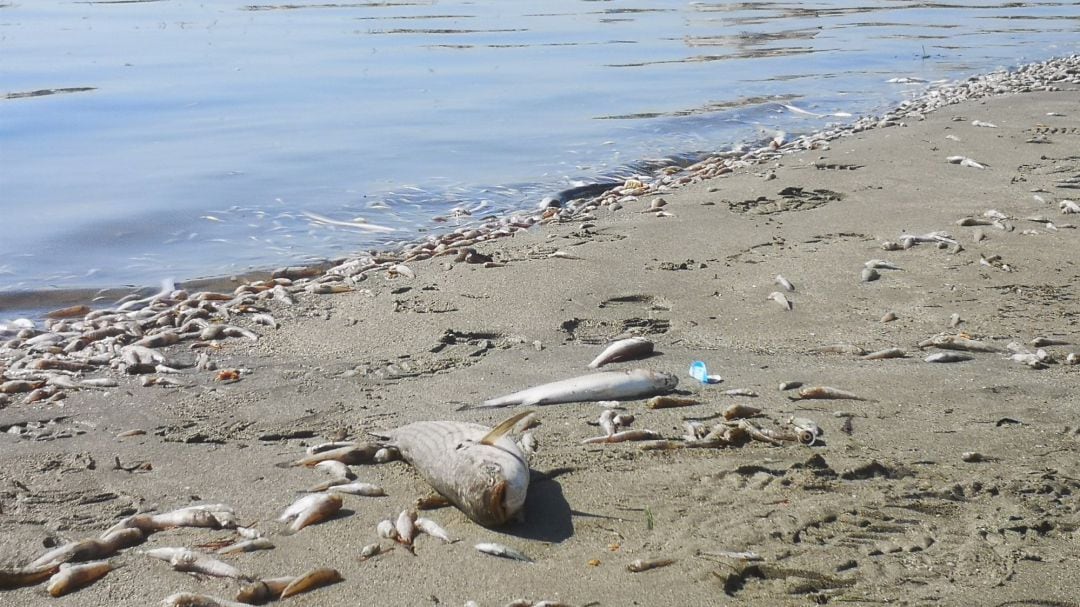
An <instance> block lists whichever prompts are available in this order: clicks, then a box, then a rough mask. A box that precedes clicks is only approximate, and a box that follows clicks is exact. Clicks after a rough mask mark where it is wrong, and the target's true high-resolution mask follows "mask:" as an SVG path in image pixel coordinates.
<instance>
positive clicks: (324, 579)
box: [279, 567, 345, 599]
mask: <svg viewBox="0 0 1080 607" xmlns="http://www.w3.org/2000/svg"><path fill="white" fill-rule="evenodd" d="M344 579H345V578H343V577H341V573H340V572H338V570H337V569H330V568H329V567H325V568H321V569H314V570H312V571H308V572H307V573H304V574H302V575H300V576H298V577H297V578H296V579H295V580H293V581H292V582H290V583H289V585H288V586H286V587H285V588H284V589H282V591H281V594H280V595H279V598H281V599H286V598H289V597H290V596H293V595H297V594H301V593H304V592H308V591H311V590H315V589H316V588H322V587H323V586H329V585H330V584H336V583H338V582H340V581H343V580H344Z"/></svg>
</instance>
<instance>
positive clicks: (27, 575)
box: [0, 563, 60, 590]
mask: <svg viewBox="0 0 1080 607" xmlns="http://www.w3.org/2000/svg"><path fill="white" fill-rule="evenodd" d="M59 569H60V563H48V564H45V565H39V566H37V567H30V566H27V567H20V568H18V569H4V570H0V590H12V589H14V588H22V587H23V586H35V585H37V584H40V583H41V582H43V581H45V580H47V579H48V578H49V577H51V576H52V575H53V574H54V573H56V572H57V571H58V570H59Z"/></svg>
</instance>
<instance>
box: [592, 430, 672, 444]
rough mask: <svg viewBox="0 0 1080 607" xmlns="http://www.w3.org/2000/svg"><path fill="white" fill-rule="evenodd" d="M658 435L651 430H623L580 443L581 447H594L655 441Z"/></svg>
mask: <svg viewBox="0 0 1080 607" xmlns="http://www.w3.org/2000/svg"><path fill="white" fill-rule="evenodd" d="M658 438H660V433H658V432H653V431H652V430H623V431H622V432H616V433H614V434H609V435H607V436H594V437H592V438H587V439H585V440H583V441H581V444H583V445H595V444H602V443H624V442H626V441H637V440H656V439H658Z"/></svg>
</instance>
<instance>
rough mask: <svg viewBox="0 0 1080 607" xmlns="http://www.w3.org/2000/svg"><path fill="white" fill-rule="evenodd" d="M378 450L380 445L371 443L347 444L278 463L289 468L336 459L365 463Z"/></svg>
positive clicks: (281, 466)
mask: <svg viewBox="0 0 1080 607" xmlns="http://www.w3.org/2000/svg"><path fill="white" fill-rule="evenodd" d="M378 450H379V446H378V445H373V444H370V443H358V444H355V445H347V446H344V447H338V448H336V449H330V450H327V451H320V452H318V453H312V454H310V455H307V456H306V457H302V458H300V459H298V460H296V461H292V462H285V463H281V464H277V466H278V467H279V468H288V467H291V466H308V467H311V466H314V465H316V464H318V463H319V462H325V461H329V460H336V461H339V462H341V463H343V464H363V463H367V462H370V461H372V458H374V457H375V453H376V452H377V451H378Z"/></svg>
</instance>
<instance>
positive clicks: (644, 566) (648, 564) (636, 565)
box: [626, 559, 675, 573]
mask: <svg viewBox="0 0 1080 607" xmlns="http://www.w3.org/2000/svg"><path fill="white" fill-rule="evenodd" d="M674 562H675V559H637V560H635V561H631V562H630V564H628V565H627V566H626V570H627V571H629V572H631V573H641V572H642V571H648V570H650V569H657V568H660V567H667V566H668V565H670V564H672V563H674Z"/></svg>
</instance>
